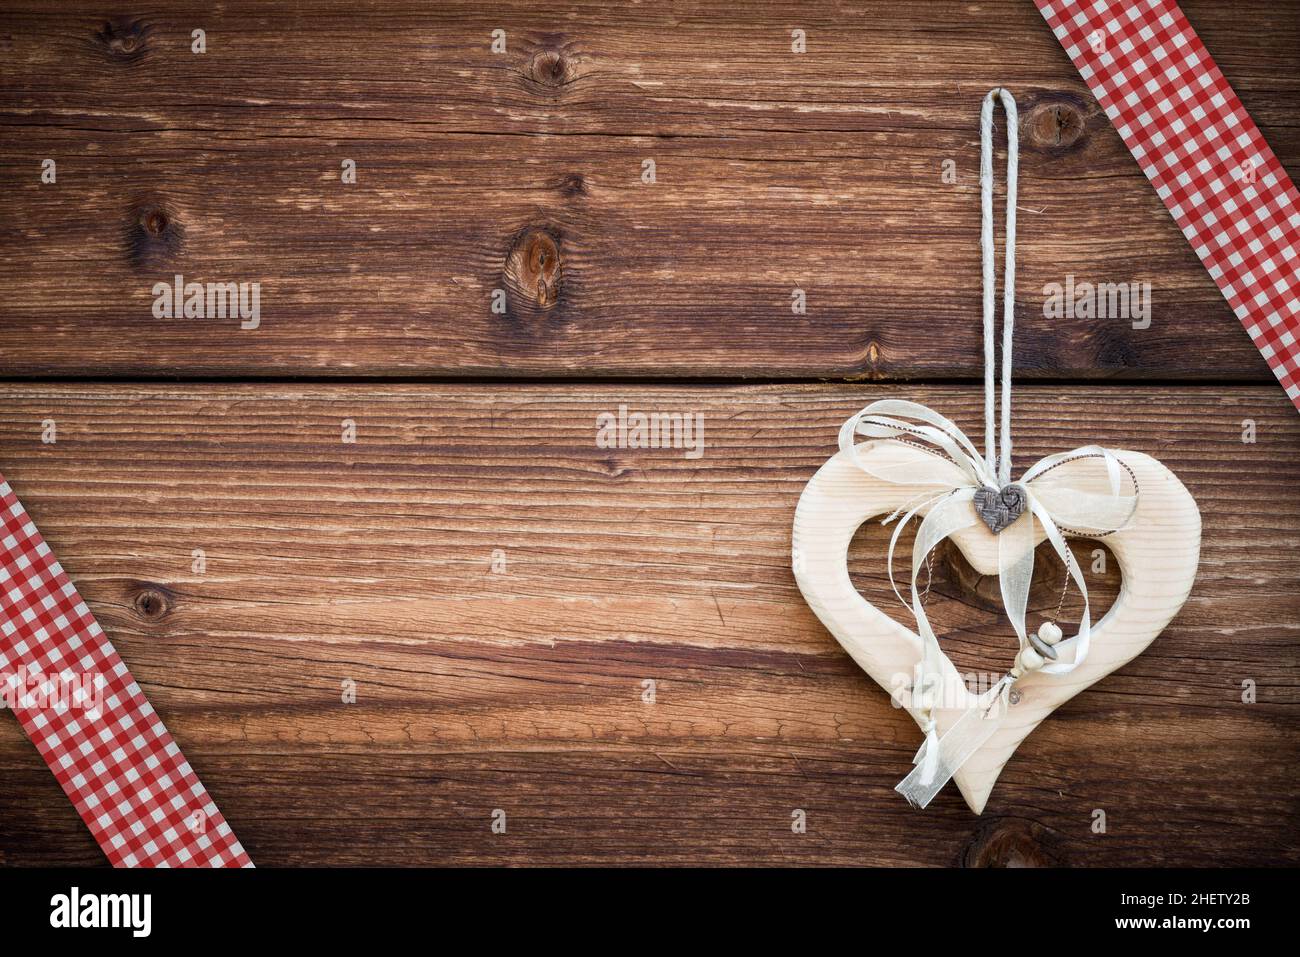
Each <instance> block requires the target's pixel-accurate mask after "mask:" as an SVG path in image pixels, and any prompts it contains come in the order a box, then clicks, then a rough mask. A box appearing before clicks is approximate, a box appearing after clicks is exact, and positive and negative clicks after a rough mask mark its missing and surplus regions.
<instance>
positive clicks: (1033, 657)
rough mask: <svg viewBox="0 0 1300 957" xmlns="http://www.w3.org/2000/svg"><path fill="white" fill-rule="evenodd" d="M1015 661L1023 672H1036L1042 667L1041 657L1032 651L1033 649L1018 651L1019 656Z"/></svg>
mask: <svg viewBox="0 0 1300 957" xmlns="http://www.w3.org/2000/svg"><path fill="white" fill-rule="evenodd" d="M1016 660H1017V661H1018V663H1019V664H1020V667H1021V668H1023V669H1024V670H1025V671H1037V670H1038V669H1039V668H1041V667H1043V656H1042V655H1040V654H1039V653H1038V652H1036V651H1034V649H1033V648H1022V649H1020V654H1019V656H1017V659H1016Z"/></svg>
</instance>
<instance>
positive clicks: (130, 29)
mask: <svg viewBox="0 0 1300 957" xmlns="http://www.w3.org/2000/svg"><path fill="white" fill-rule="evenodd" d="M151 30H152V28H151V27H150V26H149V24H147V23H145V22H144V21H143V20H137V19H134V18H131V17H114V18H112V19H110V20H106V21H105V22H104V25H103V26H102V27H100V28H99V30H98V31H96V33H95V46H96V48H97V49H99V50H100V51H101V52H102V53H103V54H104V56H105V57H106V58H108V59H109V60H112V61H114V62H117V63H134V62H135V61H137V60H139V59H141V58H142V57H144V56H145V54H146V53H147V52H148V42H149V34H150V32H151Z"/></svg>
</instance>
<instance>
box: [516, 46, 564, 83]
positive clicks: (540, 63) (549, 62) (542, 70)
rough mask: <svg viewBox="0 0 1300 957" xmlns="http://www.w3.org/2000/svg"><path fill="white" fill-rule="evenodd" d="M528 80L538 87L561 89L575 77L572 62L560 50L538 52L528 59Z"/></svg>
mask: <svg viewBox="0 0 1300 957" xmlns="http://www.w3.org/2000/svg"><path fill="white" fill-rule="evenodd" d="M526 72H527V74H528V78H529V79H530V80H532V81H533V82H534V83H536V84H538V85H539V86H545V87H561V86H564V85H565V84H567V83H571V82H572V81H573V79H574V77H575V76H576V70H575V68H574V63H573V61H572V60H571V59H570V58H569V57H568V56H566V55H565V54H564V53H563V52H562V51H560V50H550V49H548V50H538V51H537V52H536V53H534V54H533V55H532V56H531V57H529V59H528V69H527V71H526Z"/></svg>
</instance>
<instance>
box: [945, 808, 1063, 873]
mask: <svg viewBox="0 0 1300 957" xmlns="http://www.w3.org/2000/svg"><path fill="white" fill-rule="evenodd" d="M1058 844H1059V842H1058V840H1057V838H1056V837H1055V835H1053V834H1052V832H1051V831H1049V830H1048V829H1047V828H1045V827H1043V826H1042V825H1041V824H1038V823H1036V822H1034V821H1027V820H1023V819H1021V818H1001V819H994V820H991V821H986V822H983V823H981V824H980V826H979V828H978V829H977V830H976V831H975V834H974V835H973V836H972V837H971V840H970V843H969V844H967V845H966V848H965V849H964V850H963V851H962V856H961V865H962V867H1060V866H1061V865H1063V864H1065V863H1066V862H1065V861H1064V860H1062V859H1061V853H1060V847H1059V846H1058Z"/></svg>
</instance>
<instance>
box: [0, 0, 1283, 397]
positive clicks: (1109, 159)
mask: <svg viewBox="0 0 1300 957" xmlns="http://www.w3.org/2000/svg"><path fill="white" fill-rule="evenodd" d="M4 6H5V8H6V11H7V14H6V28H5V32H4V35H3V36H2V37H0V45H2V46H3V52H4V56H3V57H0V79H2V80H3V83H4V86H5V88H6V91H7V93H6V97H5V102H4V104H3V105H0V123H3V124H4V126H5V128H6V131H7V135H6V136H5V137H4V141H3V145H2V146H0V188H3V189H4V192H5V195H6V204H5V208H4V212H3V213H2V214H0V215H3V216H4V217H5V218H4V220H3V223H4V225H5V229H4V231H3V232H4V235H5V236H6V237H8V240H9V241H8V243H7V244H6V250H5V251H6V255H5V256H4V257H0V297H2V298H3V301H4V303H5V319H6V321H5V322H4V323H2V324H0V375H8V376H22V377H33V376H39V375H47V374H48V375H72V376H79V375H84V374H85V372H86V371H87V370H90V371H93V372H95V373H98V374H105V375H158V374H173V373H180V374H201V375H223V376H244V375H256V376H262V375H276V376H278V375H285V374H311V375H384V376H418V375H481V374H490V375H496V374H503V373H504V374H511V375H518V374H528V375H536V376H549V375H575V374H580V375H583V376H587V375H637V376H644V375H652V376H760V375H761V376H767V377H781V378H784V377H807V376H827V377H845V376H863V377H893V376H904V377H916V376H948V377H957V376H972V375H978V374H979V372H980V368H981V366H980V363H981V353H980V346H979V331H978V321H977V317H978V309H979V267H978V251H977V237H978V216H979V213H978V205H979V204H978V199H977V182H976V180H977V164H978V159H977V156H978V134H977V130H976V122H975V120H976V113H977V108H978V103H979V99H980V96H981V95H982V94H983V92H984V91H985V90H986V89H987V88H988V87H990V86H992V85H994V84H995V83H1005V84H1007V85H1008V86H1010V87H1012V88H1013V89H1014V90H1016V92H1017V93H1018V94H1019V95H1020V97H1021V100H1022V108H1023V112H1024V116H1025V129H1024V131H1023V134H1024V144H1025V151H1024V155H1023V157H1022V166H1021V170H1022V174H1021V184H1022V186H1021V203H1020V205H1021V206H1022V207H1023V211H1022V214H1021V229H1020V240H1021V245H1020V249H1019V256H1018V258H1019V263H1020V283H1019V299H1020V307H1019V311H1020V314H1021V330H1022V336H1021V347H1020V353H1019V356H1018V362H1019V367H1020V369H1021V370H1022V371H1023V372H1024V374H1026V375H1029V376H1041V377H1112V376H1138V375H1144V374H1146V375H1150V374H1155V375H1158V376H1161V377H1163V378H1167V379H1177V378H1218V379H1236V380H1259V381H1270V380H1271V375H1270V373H1269V372H1268V370H1267V367H1266V366H1265V364H1264V362H1263V360H1262V359H1261V358H1260V357H1259V356H1258V354H1257V353H1256V351H1255V350H1254V347H1253V346H1252V345H1251V343H1250V342H1249V340H1248V339H1247V337H1246V336H1245V334H1244V332H1243V331H1242V330H1241V329H1240V327H1239V324H1238V323H1237V321H1236V320H1235V319H1234V318H1233V316H1232V314H1231V312H1230V310H1229V309H1228V307H1227V305H1226V304H1225V303H1224V302H1223V300H1222V297H1221V296H1220V295H1219V293H1218V291H1217V290H1216V289H1215V287H1214V285H1213V283H1212V282H1211V281H1210V279H1209V277H1208V276H1207V275H1206V274H1205V273H1204V271H1203V270H1202V268H1201V267H1200V265H1199V263H1198V261H1197V260H1196V258H1195V256H1194V255H1193V253H1192V252H1191V250H1190V249H1189V248H1188V247H1187V244H1186V242H1185V241H1184V240H1183V238H1182V236H1181V235H1180V234H1179V232H1178V230H1177V228H1176V227H1175V226H1174V224H1173V223H1172V221H1171V220H1170V219H1169V216H1168V215H1167V213H1166V212H1165V210H1164V209H1163V207H1162V206H1161V204H1160V203H1159V201H1158V199H1157V198H1156V196H1155V195H1154V193H1153V192H1152V190H1151V189H1150V187H1149V185H1148V184H1147V182H1146V180H1145V178H1144V177H1143V176H1142V174H1141V173H1140V171H1139V170H1138V168H1137V166H1136V164H1135V163H1134V162H1133V160H1132V158H1131V157H1130V156H1129V155H1128V154H1127V153H1126V151H1125V150H1124V148H1123V146H1122V144H1121V143H1120V141H1119V139H1118V136H1117V135H1116V134H1115V132H1114V130H1113V129H1111V128H1110V126H1109V124H1108V123H1107V121H1106V119H1105V117H1104V116H1103V115H1102V114H1100V113H1099V112H1098V109H1097V107H1096V104H1095V102H1094V101H1093V100H1092V98H1091V96H1090V95H1089V94H1088V93H1087V90H1086V88H1085V87H1084V85H1083V84H1082V82H1081V81H1080V80H1079V78H1078V77H1077V75H1076V74H1075V72H1074V70H1073V68H1072V67H1071V66H1070V64H1069V62H1068V61H1067V60H1066V58H1065V56H1064V53H1063V52H1062V51H1061V50H1060V49H1059V46H1058V45H1057V43H1056V41H1055V39H1054V38H1053V37H1052V35H1051V33H1050V32H1049V31H1048V29H1047V28H1046V26H1045V25H1044V24H1043V22H1042V20H1041V18H1040V17H1039V16H1038V14H1037V12H1036V11H1035V10H1034V8H1033V6H1032V5H1031V4H1027V3H1023V2H1020V0H1014V2H1013V0H1000V2H994V3H989V4H981V5H980V6H979V7H969V6H964V5H957V4H950V3H934V4H911V5H908V4H903V5H898V4H878V5H871V6H870V7H868V8H866V9H864V10H859V9H857V8H846V7H842V6H840V5H838V4H830V3H821V4H816V5H801V7H800V8H799V9H798V10H797V11H792V10H790V9H789V8H788V7H787V6H783V5H777V4H736V3H731V2H728V3H721V2H711V3H703V4H691V5H673V4H654V5H650V6H648V7H625V8H618V9H610V8H608V7H607V5H604V4H568V5H565V6H564V7H561V8H554V9H549V10H548V9H544V8H538V7H537V6H536V5H534V4H524V3H508V4H496V5H493V9H492V10H491V11H490V12H485V11H484V10H482V9H481V5H479V4H474V3H460V4H438V5H426V4H394V3H389V4H381V5H364V6H362V7H357V6H356V5H355V4H351V3H341V2H318V3H313V4H310V5H306V6H294V7H290V8H275V7H267V6H266V5H263V4H249V3H244V2H234V3H228V4H224V5H222V7H221V8H220V9H218V10H214V9H211V8H210V5H207V4H190V3H179V4H170V5H168V10H167V11H160V12H141V11H140V10H139V9H138V8H136V7H134V6H128V5H120V4H110V5H109V6H108V7H105V6H103V5H101V4H95V5H79V4H75V3H74V4H60V5H59V6H58V8H57V9H52V8H51V7H50V6H49V5H48V4H38V3H31V2H26V3H23V2H13V0H5V3H4ZM1187 6H1188V12H1189V15H1190V16H1191V18H1192V21H1193V23H1194V24H1195V25H1196V27H1197V28H1198V29H1199V30H1200V31H1201V32H1202V34H1203V36H1204V38H1205V40H1206V42H1207V44H1208V45H1209V47H1210V49H1211V50H1212V51H1213V52H1214V53H1215V54H1216V56H1217V57H1218V58H1219V60H1220V63H1221V65H1222V66H1223V68H1224V70H1225V72H1226V73H1227V75H1228V77H1229V79H1231V80H1232V81H1233V83H1234V85H1235V86H1236V88H1237V89H1238V91H1239V93H1240V94H1241V96H1242V99H1243V101H1244V102H1245V104H1246V106H1247V108H1249V109H1250V110H1251V112H1252V114H1253V115H1254V116H1255V118H1256V120H1257V121H1258V122H1259V124H1260V126H1261V128H1262V129H1263V131H1264V133H1265V135H1266V136H1267V137H1268V138H1269V140H1270V142H1271V144H1272V145H1273V147H1274V149H1275V150H1276V151H1277V152H1278V154H1279V156H1280V157H1281V158H1282V160H1283V162H1284V164H1286V165H1287V166H1288V168H1290V169H1291V170H1292V171H1294V170H1295V169H1296V164H1297V161H1298V160H1300V132H1298V128H1297V127H1296V125H1295V124H1294V120H1293V114H1294V109H1293V108H1294V103H1295V99H1296V96H1297V93H1298V92H1300V79H1297V77H1300V52H1297V51H1300V43H1298V42H1297V39H1300V25H1298V24H1297V10H1298V9H1300V5H1297V4H1296V3H1294V2H1288V3H1284V4H1273V3H1264V2H1262V0H1261V2H1255V3H1249V4H1234V5H1231V6H1225V5H1216V4H1212V3H1203V2H1193V3H1189V4H1187ZM196 27H202V28H203V29H205V30H206V31H207V43H208V47H207V49H208V52H207V53H205V54H203V55H196V54H193V53H191V52H190V42H191V41H190V33H191V30H192V29H194V28H196ZM796 28H798V29H803V30H805V31H806V32H807V35H808V50H807V52H806V53H804V54H795V53H793V52H791V47H790V44H791V37H790V31H791V30H793V29H796ZM494 29H502V30H505V31H506V43H507V46H506V52H504V53H502V54H494V53H493V52H492V51H491V48H490V44H491V40H492V36H491V34H492V31H493V30H494ZM46 158H52V159H55V160H56V161H57V163H58V180H57V183H55V184H42V183H41V182H40V171H41V162H42V160H43V159H46ZM344 159H354V160H355V161H356V163H357V166H358V180H357V183H356V184H355V185H350V186H349V185H344V184H342V183H341V182H340V163H341V162H342V160H344ZM646 159H653V160H654V161H655V163H656V182H655V183H654V184H653V185H647V184H646V183H644V182H642V178H641V177H642V172H643V167H642V164H643V161H644V160H646ZM947 160H951V161H953V163H954V164H955V166H954V170H955V173H956V182H955V183H945V182H944V181H943V179H942V173H943V164H944V162H945V161H947ZM177 273H179V274H182V275H184V276H185V277H186V279H187V280H190V281H198V282H227V281H232V282H250V283H251V282H257V283H260V284H261V300H260V315H261V325H260V327H259V328H257V329H256V330H248V331H241V330H239V329H238V328H237V324H236V323H235V322H234V321H231V320H167V319H155V318H154V317H153V315H152V305H153V300H154V295H153V285H154V283H155V282H158V281H170V280H171V279H172V277H173V276H174V275H175V274H177ZM1067 276H1074V277H1076V279H1077V280H1078V281H1079V282H1092V283H1097V282H1115V283H1127V282H1133V283H1138V284H1141V283H1150V284H1151V303H1152V312H1151V321H1150V327H1149V328H1144V329H1136V328H1133V324H1132V321H1131V320H1125V319H1120V318H1113V317H1112V318H1105V319H1050V320H1049V319H1044V318H1043V317H1042V307H1043V300H1044V289H1045V287H1046V286H1047V285H1048V284H1049V283H1063V282H1065V280H1066V277H1067ZM496 289H502V290H505V292H506V300H505V302H506V311H505V313H504V314H495V313H493V312H492V305H493V291H494V290H496ZM795 289H802V290H804V292H805V293H806V297H807V312H806V314H795V313H794V312H792V308H791V306H792V293H793V290H795ZM1139 324H1141V321H1139Z"/></svg>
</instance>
